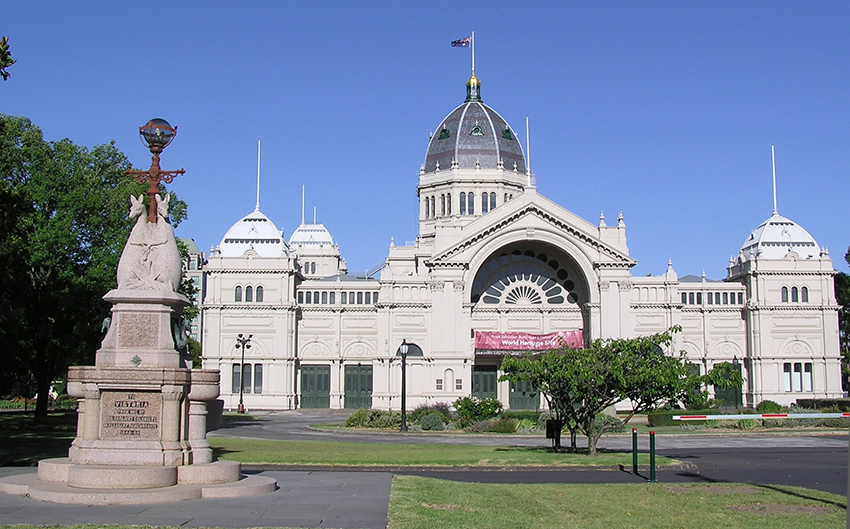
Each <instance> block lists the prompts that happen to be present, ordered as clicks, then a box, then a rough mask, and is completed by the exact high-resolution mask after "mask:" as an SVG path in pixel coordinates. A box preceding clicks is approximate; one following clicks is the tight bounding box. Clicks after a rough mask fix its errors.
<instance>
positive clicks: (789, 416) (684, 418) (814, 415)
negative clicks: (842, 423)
mask: <svg viewBox="0 0 850 529" xmlns="http://www.w3.org/2000/svg"><path fill="white" fill-rule="evenodd" d="M842 417H850V413H742V414H735V415H674V416H673V420H674V421H716V420H723V419H840V418H842Z"/></svg>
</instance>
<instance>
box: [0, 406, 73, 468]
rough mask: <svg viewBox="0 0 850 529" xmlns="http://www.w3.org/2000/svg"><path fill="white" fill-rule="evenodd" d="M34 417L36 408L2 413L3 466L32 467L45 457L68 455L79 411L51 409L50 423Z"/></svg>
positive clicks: (0, 460) (0, 459)
mask: <svg viewBox="0 0 850 529" xmlns="http://www.w3.org/2000/svg"><path fill="white" fill-rule="evenodd" d="M32 421H33V413H32V412H5V413H0V466H7V467H10V466H11V467H29V466H35V465H37V464H38V461H39V460H41V459H47V458H51V457H67V456H68V448H70V447H71V441H73V440H74V437H75V436H76V433H77V412H51V413H50V414H49V415H48V420H47V423H46V424H39V425H36V424H33V422H32Z"/></svg>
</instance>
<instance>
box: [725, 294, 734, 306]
mask: <svg viewBox="0 0 850 529" xmlns="http://www.w3.org/2000/svg"><path fill="white" fill-rule="evenodd" d="M733 295H734V294H733ZM723 304H724V305H728V304H729V293H728V292H724V293H723Z"/></svg>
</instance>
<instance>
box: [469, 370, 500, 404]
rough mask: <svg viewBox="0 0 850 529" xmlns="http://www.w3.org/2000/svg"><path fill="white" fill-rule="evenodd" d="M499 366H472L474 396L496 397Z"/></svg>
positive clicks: (483, 397) (481, 397)
mask: <svg viewBox="0 0 850 529" xmlns="http://www.w3.org/2000/svg"><path fill="white" fill-rule="evenodd" d="M497 370H498V367H497V366H472V396H473V397H476V398H479V399H486V398H487V397H492V398H494V399H495V398H496V395H497V393H496V382H497V379H498V376H497Z"/></svg>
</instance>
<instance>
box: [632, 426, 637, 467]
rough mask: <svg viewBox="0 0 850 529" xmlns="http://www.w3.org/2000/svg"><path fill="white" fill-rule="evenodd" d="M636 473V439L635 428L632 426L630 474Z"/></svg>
mask: <svg viewBox="0 0 850 529" xmlns="http://www.w3.org/2000/svg"><path fill="white" fill-rule="evenodd" d="M637 473H638V439H637V428H632V474H634V475H635V476H637Z"/></svg>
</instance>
